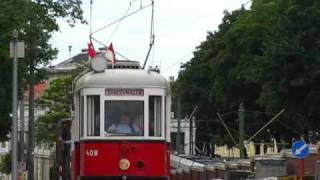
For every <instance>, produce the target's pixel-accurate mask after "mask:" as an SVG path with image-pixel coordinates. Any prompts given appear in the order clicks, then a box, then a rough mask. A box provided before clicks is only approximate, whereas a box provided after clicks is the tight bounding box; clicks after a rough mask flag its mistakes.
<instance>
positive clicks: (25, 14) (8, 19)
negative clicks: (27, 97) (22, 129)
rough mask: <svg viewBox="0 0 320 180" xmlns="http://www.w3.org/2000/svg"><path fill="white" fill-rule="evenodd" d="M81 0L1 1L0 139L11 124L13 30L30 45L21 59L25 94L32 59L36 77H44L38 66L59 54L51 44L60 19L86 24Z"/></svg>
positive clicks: (21, 74)
mask: <svg viewBox="0 0 320 180" xmlns="http://www.w3.org/2000/svg"><path fill="white" fill-rule="evenodd" d="M82 14H83V12H82V9H81V1H80V0H72V1H64V0H33V1H25V0H4V1H0V72H1V77H0V84H1V87H0V107H1V109H0V141H1V140H5V139H6V135H7V134H8V131H9V130H10V125H11V123H10V122H11V118H10V113H11V97H12V95H11V92H12V89H11V88H12V84H11V82H12V78H11V77H12V63H11V62H12V61H11V59H10V58H9V43H10V40H11V39H12V31H13V30H14V29H17V30H18V32H19V40H22V41H25V44H26V45H27V49H26V50H27V51H26V54H27V57H26V58H25V59H24V60H21V61H19V65H18V67H19V70H18V72H19V73H18V76H19V81H18V84H19V89H20V90H19V92H20V95H21V94H22V92H23V90H24V87H25V84H26V81H27V77H28V72H29V71H28V66H29V64H30V59H31V58H32V59H33V61H34V63H35V75H36V80H37V81H40V80H41V79H43V78H44V72H43V71H42V70H41V69H39V68H37V67H39V66H38V65H40V64H41V65H46V64H47V63H48V62H49V61H50V60H52V59H53V58H54V57H55V55H56V54H57V49H54V48H52V46H51V45H50V44H49V43H48V41H49V39H50V38H51V35H52V33H53V32H55V31H57V30H58V29H59V26H58V24H57V18H63V19H65V20H66V22H67V23H69V24H70V25H71V26H74V25H75V23H76V21H77V20H79V21H81V22H83V23H85V21H84V19H83V16H82Z"/></svg>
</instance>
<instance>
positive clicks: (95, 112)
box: [87, 95, 100, 136]
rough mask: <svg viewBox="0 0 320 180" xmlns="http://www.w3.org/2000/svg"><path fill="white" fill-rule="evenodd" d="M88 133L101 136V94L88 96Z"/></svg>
mask: <svg viewBox="0 0 320 180" xmlns="http://www.w3.org/2000/svg"><path fill="white" fill-rule="evenodd" d="M87 122H88V123H87V134H88V136H100V96H99V95H93V96H87Z"/></svg>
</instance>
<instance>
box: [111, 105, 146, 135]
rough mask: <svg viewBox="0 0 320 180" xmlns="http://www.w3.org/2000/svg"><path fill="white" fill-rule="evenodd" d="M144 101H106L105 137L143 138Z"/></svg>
mask: <svg viewBox="0 0 320 180" xmlns="http://www.w3.org/2000/svg"><path fill="white" fill-rule="evenodd" d="M143 127H144V103H143V101H105V135H122V136H123V135H125V136H143V130H144V128H143Z"/></svg>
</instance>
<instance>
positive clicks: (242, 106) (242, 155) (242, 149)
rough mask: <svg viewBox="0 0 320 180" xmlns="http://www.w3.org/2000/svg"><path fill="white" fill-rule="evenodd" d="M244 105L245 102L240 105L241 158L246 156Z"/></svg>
mask: <svg viewBox="0 0 320 180" xmlns="http://www.w3.org/2000/svg"><path fill="white" fill-rule="evenodd" d="M243 141H244V105H243V102H241V103H240V105H239V150H240V158H244V144H243Z"/></svg>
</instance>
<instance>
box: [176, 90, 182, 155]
mask: <svg viewBox="0 0 320 180" xmlns="http://www.w3.org/2000/svg"><path fill="white" fill-rule="evenodd" d="M177 117H178V128H177V137H176V145H177V147H176V148H177V151H178V154H181V136H180V135H181V127H180V122H181V98H180V96H179V95H178V104H177Z"/></svg>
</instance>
